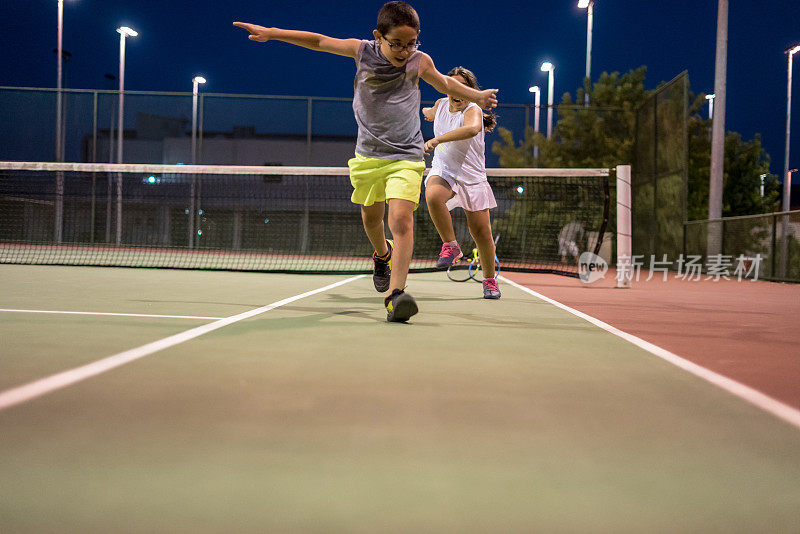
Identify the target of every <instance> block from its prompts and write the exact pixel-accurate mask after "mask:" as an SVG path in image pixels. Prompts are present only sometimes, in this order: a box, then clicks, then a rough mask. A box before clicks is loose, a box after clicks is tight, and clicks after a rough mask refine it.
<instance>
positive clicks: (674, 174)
mask: <svg viewBox="0 0 800 534" xmlns="http://www.w3.org/2000/svg"><path fill="white" fill-rule="evenodd" d="M688 92H689V75H688V73H687V72H682V73H681V74H679V75H678V76H677V77H675V78H674V79H673V80H671V81H669V82H667V83H665V84H663V85H662V86H660V87H659V88H658V89H656V90H655V91H654V92H653V93H652V94H651V95H650V96H648V98H647V100H646V101H645V103H644V104H642V106H641V107H640V108H639V110H638V111H637V116H636V142H635V145H634V158H633V175H632V197H633V198H632V204H633V205H632V226H633V253H634V254H640V255H643V256H644V257H647V258H649V257H651V256H655V257H658V258H662V257H663V256H664V255H666V256H667V258H668V259H670V260H672V261H676V260H677V258H678V256H679V255H680V253H681V252H682V250H683V246H682V238H683V222H684V221H685V220H686V187H687V181H688V137H687V129H686V121H687V110H688Z"/></svg>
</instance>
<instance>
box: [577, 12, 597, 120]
mask: <svg viewBox="0 0 800 534" xmlns="http://www.w3.org/2000/svg"><path fill="white" fill-rule="evenodd" d="M578 7H579V8H581V9H586V15H587V19H586V77H587V78H588V79H589V86H590V87H591V83H592V21H593V19H594V0H578ZM583 105H584V106H586V107H588V106H589V93H586V94H584V95H583Z"/></svg>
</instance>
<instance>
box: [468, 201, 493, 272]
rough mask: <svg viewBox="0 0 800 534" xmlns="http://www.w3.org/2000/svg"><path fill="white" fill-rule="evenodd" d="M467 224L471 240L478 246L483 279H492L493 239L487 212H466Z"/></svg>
mask: <svg viewBox="0 0 800 534" xmlns="http://www.w3.org/2000/svg"><path fill="white" fill-rule="evenodd" d="M464 213H465V214H466V215H467V224H468V225H469V233H470V234H472V239H474V240H475V244H476V245H478V256H479V257H480V259H481V269H483V276H484V277H485V278H494V275H495V272H494V255H495V250H494V239H493V238H492V225H491V221H490V220H489V210H488V209H485V210H481V211H467V210H464Z"/></svg>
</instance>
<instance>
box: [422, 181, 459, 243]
mask: <svg viewBox="0 0 800 534" xmlns="http://www.w3.org/2000/svg"><path fill="white" fill-rule="evenodd" d="M454 196H455V193H453V190H452V189H450V186H449V185H448V184H447V182H445V181H444V179H443V178H442V177H441V176H431V177H430V178H428V182H427V183H426V184H425V201H426V202H427V203H428V212H429V213H430V214H431V220H433V225H434V226H435V227H436V231H437V232H439V237H441V238H442V243H448V242H450V241H455V240H456V233H455V232H454V231H453V219H452V218H451V217H450V211H449V210H448V209H447V205H446V204H447V201H448V200H450V199H451V198H453V197H454Z"/></svg>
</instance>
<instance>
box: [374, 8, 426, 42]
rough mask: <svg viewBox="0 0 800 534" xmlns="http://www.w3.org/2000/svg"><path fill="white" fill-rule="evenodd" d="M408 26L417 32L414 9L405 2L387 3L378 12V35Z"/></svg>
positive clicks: (417, 19) (417, 23) (417, 24)
mask: <svg viewBox="0 0 800 534" xmlns="http://www.w3.org/2000/svg"><path fill="white" fill-rule="evenodd" d="M398 26H409V27H411V28H414V29H415V30H417V32H419V16H418V15H417V12H416V11H414V8H413V7H411V6H410V5H408V4H406V3H405V2H400V1H395V2H387V3H385V4H384V5H383V7H382V8H381V10H380V11H378V27H377V30H378V33H380V34H381V35H386V34H387V33H389V32H390V31H391V29H392V28H397V27H398Z"/></svg>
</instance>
